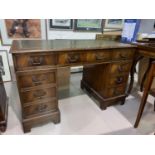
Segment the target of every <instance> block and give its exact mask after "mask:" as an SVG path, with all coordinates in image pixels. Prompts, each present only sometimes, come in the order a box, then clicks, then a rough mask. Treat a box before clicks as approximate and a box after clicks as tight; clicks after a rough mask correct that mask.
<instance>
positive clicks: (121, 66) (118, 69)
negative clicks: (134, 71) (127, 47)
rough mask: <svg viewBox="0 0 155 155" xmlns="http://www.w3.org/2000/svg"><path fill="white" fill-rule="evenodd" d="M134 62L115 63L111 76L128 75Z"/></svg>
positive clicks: (111, 66) (112, 66)
mask: <svg viewBox="0 0 155 155" xmlns="http://www.w3.org/2000/svg"><path fill="white" fill-rule="evenodd" d="M131 65H132V62H123V63H115V64H111V65H110V69H109V70H110V73H111V74H122V73H128V72H129V71H130V69H131Z"/></svg>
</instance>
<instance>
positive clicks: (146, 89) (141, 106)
mask: <svg viewBox="0 0 155 155" xmlns="http://www.w3.org/2000/svg"><path fill="white" fill-rule="evenodd" d="M153 70H154V66H153V65H152V66H151V68H150V70H149V73H148V78H147V81H146V85H145V89H144V93H143V96H142V99H141V103H140V107H139V110H138V115H137V118H136V122H135V125H134V127H135V128H137V127H138V124H139V122H140V119H141V116H142V113H143V110H144V107H145V104H146V101H147V97H148V94H149V90H150V88H151V84H152V80H153Z"/></svg>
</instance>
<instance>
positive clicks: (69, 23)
mask: <svg viewBox="0 0 155 155" xmlns="http://www.w3.org/2000/svg"><path fill="white" fill-rule="evenodd" d="M49 27H50V29H53V28H55V29H72V27H73V20H72V19H49Z"/></svg>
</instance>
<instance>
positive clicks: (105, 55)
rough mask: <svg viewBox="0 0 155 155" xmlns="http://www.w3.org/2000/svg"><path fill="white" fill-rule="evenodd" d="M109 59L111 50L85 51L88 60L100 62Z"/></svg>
mask: <svg viewBox="0 0 155 155" xmlns="http://www.w3.org/2000/svg"><path fill="white" fill-rule="evenodd" d="M110 59H111V52H109V51H106V50H105V51H96V52H88V53H87V61H88V62H102V61H108V60H110Z"/></svg>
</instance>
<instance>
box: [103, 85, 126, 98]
mask: <svg viewBox="0 0 155 155" xmlns="http://www.w3.org/2000/svg"><path fill="white" fill-rule="evenodd" d="M125 90H126V85H124V86H120V87H112V88H108V89H105V90H104V92H103V96H104V97H105V98H109V97H115V96H120V95H125Z"/></svg>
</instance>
